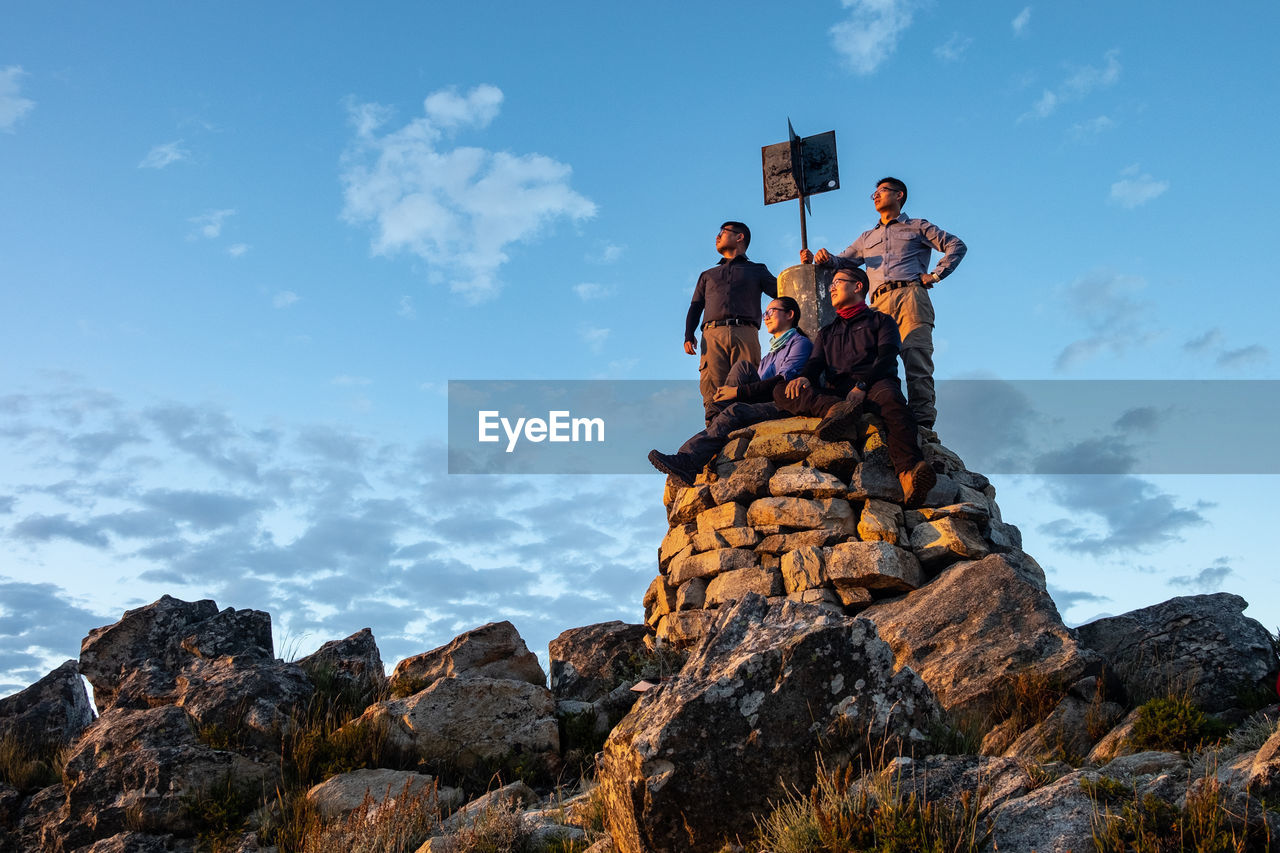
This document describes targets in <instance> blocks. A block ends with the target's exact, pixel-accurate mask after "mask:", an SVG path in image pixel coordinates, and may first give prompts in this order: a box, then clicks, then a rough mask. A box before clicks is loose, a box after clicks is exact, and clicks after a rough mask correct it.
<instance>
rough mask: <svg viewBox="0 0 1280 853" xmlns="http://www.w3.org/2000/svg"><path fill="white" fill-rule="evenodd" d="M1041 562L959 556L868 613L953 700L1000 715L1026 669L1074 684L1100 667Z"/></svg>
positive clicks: (1055, 682)
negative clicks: (1045, 582)
mask: <svg viewBox="0 0 1280 853" xmlns="http://www.w3.org/2000/svg"><path fill="white" fill-rule="evenodd" d="M1036 569H1038V567H1036V568H1035V569H1032V568H1031V567H1030V566H1028V565H1027V564H1024V563H1023V561H1022V560H1021V555H1020V554H996V555H992V556H990V557H987V558H985V559H983V560H978V561H974V562H962V563H957V564H955V565H953V566H952V567H951V568H949V569H946V570H945V571H943V572H942V574H940V575H939V576H938V577H937V578H936V579H935V580H933V581H932V582H930V583H928V584H926V585H925V586H923V587H921V588H920V589H918V590H916V591H914V592H912V593H909V594H907V595H906V596H905V597H903V598H899V599H896V600H893V601H886V602H882V603H877V604H873V605H872V606H871V607H869V608H868V609H866V610H865V611H863V613H864V615H865V616H866V617H867V618H868V619H871V620H872V621H873V622H875V624H876V628H877V630H878V631H879V632H880V636H881V637H883V638H884V640H885V641H886V642H888V643H889V645H890V646H891V647H892V648H893V651H894V654H895V655H896V656H897V660H898V664H899V665H900V666H909V667H911V668H912V669H913V670H914V671H915V672H916V673H918V674H919V675H920V677H921V678H922V679H924V682H925V683H926V684H928V685H929V687H930V688H931V689H932V690H933V691H934V693H935V694H936V695H937V697H938V700H939V701H940V702H941V703H942V705H943V706H944V707H946V708H947V709H948V710H949V711H953V712H956V713H959V714H962V715H972V716H975V717H977V718H979V719H982V718H989V719H990V720H991V722H992V723H994V722H998V721H999V720H997V719H994V715H995V714H996V713H997V711H998V710H999V708H1000V707H1001V705H1002V704H1007V702H1008V700H1009V699H1010V698H1012V696H1013V695H1014V694H1013V690H1014V688H1015V687H1016V682H1017V680H1018V679H1025V680H1026V682H1027V683H1028V684H1032V683H1034V684H1039V685H1044V686H1045V688H1046V689H1050V690H1058V691H1060V693H1061V694H1065V692H1066V690H1067V688H1069V687H1070V686H1071V685H1073V684H1075V683H1076V682H1077V681H1079V680H1080V679H1081V678H1083V677H1084V676H1086V675H1096V674H1099V672H1100V670H1101V665H1102V660H1101V658H1100V657H1099V656H1098V654H1097V653H1095V652H1092V651H1090V650H1089V649H1086V648H1084V647H1083V646H1081V645H1080V643H1079V642H1078V641H1077V640H1076V637H1075V633H1074V632H1073V631H1071V630H1070V629H1069V628H1067V627H1066V626H1065V625H1063V623H1062V617H1061V616H1059V615H1058V608H1057V607H1056V606H1054V603H1053V599H1051V598H1050V597H1049V594H1048V593H1047V592H1045V591H1044V589H1043V588H1042V587H1041V586H1040V585H1039V582H1038V577H1037V574H1036ZM978 637H981V638H982V640H981V642H978V641H977V640H976V639H975V638H978ZM1031 722H1037V721H1034V720H1033V721H1031Z"/></svg>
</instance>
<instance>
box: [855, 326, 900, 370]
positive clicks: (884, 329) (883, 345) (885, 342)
mask: <svg viewBox="0 0 1280 853" xmlns="http://www.w3.org/2000/svg"><path fill="white" fill-rule="evenodd" d="M876 319H877V320H879V323H880V327H879V328H878V329H877V330H876V358H875V361H873V362H872V363H871V370H869V371H868V372H867V375H865V376H859V377H858V381H859V382H865V383H867V384H868V385H870V384H871V383H872V382H876V381H877V380H880V379H885V378H887V377H889V376H896V375H897V373H898V364H897V362H898V353H899V352H900V351H901V350H902V338H901V337H900V336H899V335H898V324H897V323H896V322H894V319H893V318H892V317H890V316H889V315H888V314H881V315H880V317H878V318H876Z"/></svg>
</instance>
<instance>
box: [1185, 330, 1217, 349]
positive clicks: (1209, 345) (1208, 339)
mask: <svg viewBox="0 0 1280 853" xmlns="http://www.w3.org/2000/svg"><path fill="white" fill-rule="evenodd" d="M1222 342H1223V334H1222V330H1221V329H1219V328H1218V327H1217V326H1214V327H1213V328H1212V329H1209V330H1208V331H1207V332H1205V333H1204V334H1203V335H1198V336H1197V337H1194V338H1192V339H1191V340H1189V341H1187V342H1186V343H1184V344H1183V345H1182V348H1183V349H1184V350H1186V351H1187V352H1193V353H1195V352H1206V351H1207V350H1211V349H1216V348H1219V347H1221V345H1222Z"/></svg>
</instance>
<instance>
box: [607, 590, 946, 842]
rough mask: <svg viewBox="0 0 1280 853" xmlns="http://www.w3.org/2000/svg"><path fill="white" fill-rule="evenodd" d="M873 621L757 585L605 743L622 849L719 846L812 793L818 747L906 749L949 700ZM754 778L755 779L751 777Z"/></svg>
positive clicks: (848, 755)
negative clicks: (778, 806) (772, 598)
mask: <svg viewBox="0 0 1280 853" xmlns="http://www.w3.org/2000/svg"><path fill="white" fill-rule="evenodd" d="M894 670H895V668H894V662H893V655H892V652H891V651H890V649H889V647H888V646H887V645H885V643H884V642H883V641H881V640H880V639H879V638H877V637H876V633H875V628H874V626H873V625H872V624H871V623H870V622H868V621H866V620H863V619H856V618H851V617H847V616H843V615H838V614H835V613H831V612H828V611H826V610H823V609H821V608H817V607H812V606H809V605H803V604H797V603H795V602H791V601H782V602H778V603H775V604H772V605H770V604H769V603H768V602H767V601H766V600H765V599H764V598H763V597H761V596H757V595H747V596H745V597H744V598H743V599H742V600H741V601H739V602H738V603H737V604H735V605H733V606H732V607H729V608H726V609H724V610H723V611H722V612H721V613H720V615H719V617H718V619H717V620H716V623H715V624H714V625H713V626H712V627H711V629H710V630H709V632H708V633H707V635H706V637H705V638H704V639H703V641H702V642H701V643H700V644H699V645H697V646H696V647H695V648H694V649H693V650H692V652H691V653H690V657H689V660H688V662H687V663H686V664H685V665H684V668H683V669H681V670H680V673H679V674H678V675H677V676H676V677H675V678H674V679H673V680H671V681H669V682H666V683H664V684H663V685H662V686H661V687H659V688H658V689H656V690H651V691H649V692H648V693H645V694H644V695H643V697H642V698H641V700H640V702H639V703H637V705H636V707H635V708H634V709H633V710H632V712H631V713H630V714H628V715H627V716H626V717H625V718H623V720H622V722H620V723H619V724H618V726H617V727H616V728H615V729H614V730H613V733H612V734H611V735H610V736H609V740H608V741H607V742H606V744H605V749H604V755H603V759H602V761H601V768H600V785H601V789H602V791H603V792H604V796H605V798H606V801H607V803H608V807H609V808H608V814H609V828H610V832H611V834H612V836H613V839H614V843H615V844H616V845H617V848H618V850H619V851H621V853H641V851H652V852H653V853H665V851H671V852H672V853H674V851H702V850H716V849H719V846H720V844H721V842H722V841H723V840H724V838H725V837H732V836H733V835H735V834H739V833H741V834H743V835H744V836H745V835H747V834H749V833H750V831H751V829H752V827H753V817H752V816H753V815H754V814H758V813H762V812H764V811H765V810H766V809H767V808H768V805H769V803H770V802H771V801H772V802H777V801H778V800H779V799H780V798H782V797H784V796H785V795H786V792H787V791H788V790H792V791H794V790H807V789H808V786H809V785H810V784H811V783H812V781H813V778H814V772H815V765H814V756H815V755H816V754H817V753H819V752H820V751H821V752H826V753H827V754H840V755H843V756H844V757H845V759H846V760H848V761H858V760H860V759H861V758H863V757H866V755H867V753H868V751H870V750H878V751H881V752H882V753H883V754H896V753H897V752H900V751H902V750H904V749H909V748H910V746H911V745H912V744H916V743H919V742H920V741H922V740H923V737H924V736H923V734H922V732H923V730H924V729H925V728H927V726H928V725H929V723H930V722H931V721H932V720H934V719H935V718H936V715H937V713H938V710H939V709H938V707H937V705H936V704H935V702H934V700H933V698H932V696H931V695H930V693H929V691H928V689H927V688H926V687H925V686H924V684H923V683H922V682H921V681H920V680H919V679H918V678H917V677H916V676H915V674H914V673H912V672H911V671H910V670H909V669H901V670H898V671H897V672H896V673H895V671H894ZM746 780H750V783H746Z"/></svg>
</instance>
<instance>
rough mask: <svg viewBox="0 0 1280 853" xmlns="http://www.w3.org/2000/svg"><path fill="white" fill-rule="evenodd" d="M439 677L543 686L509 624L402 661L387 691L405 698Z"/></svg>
mask: <svg viewBox="0 0 1280 853" xmlns="http://www.w3.org/2000/svg"><path fill="white" fill-rule="evenodd" d="M440 678H502V679H512V680H515V681H524V682H527V683H529V684H537V685H542V686H545V685H546V683H547V676H546V673H544V672H543V671H542V666H541V665H540V664H539V663H538V656H537V655H535V654H533V653H532V652H530V651H529V647H528V646H526V645H525V643H524V640H523V639H521V637H520V634H519V632H517V631H516V628H515V626H514V625H512V624H511V623H510V622H506V621H503V622H490V623H489V624H487V625H481V626H480V627H479V628H473V629H472V630H470V631H467V632H466V633H464V634H459V635H458V636H456V637H454V638H453V639H452V640H450V641H449V642H448V643H446V644H445V645H443V646H440V647H439V648H437V649H432V650H431V651H429V652H424V653H423V654H420V655H414V656H413V657H409V658H405V659H404V660H402V661H400V663H398V664H396V668H395V670H394V671H393V672H392V673H391V690H392V692H393V693H394V694H395V695H397V696H407V695H408V694H410V693H417V692H418V691H420V690H424V689H426V688H427V687H429V686H431V684H432V683H433V682H434V681H436V680H437V679H440Z"/></svg>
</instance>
